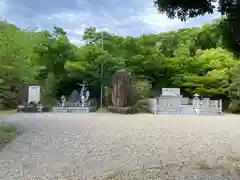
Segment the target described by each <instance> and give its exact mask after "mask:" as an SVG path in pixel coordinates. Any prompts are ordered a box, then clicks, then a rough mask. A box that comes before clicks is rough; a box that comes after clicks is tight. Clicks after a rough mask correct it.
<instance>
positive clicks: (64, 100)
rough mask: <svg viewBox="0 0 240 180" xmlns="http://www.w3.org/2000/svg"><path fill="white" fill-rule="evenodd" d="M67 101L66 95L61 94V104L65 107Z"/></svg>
mask: <svg viewBox="0 0 240 180" xmlns="http://www.w3.org/2000/svg"><path fill="white" fill-rule="evenodd" d="M65 102H66V98H65V96H64V95H62V96H61V105H62V107H65Z"/></svg>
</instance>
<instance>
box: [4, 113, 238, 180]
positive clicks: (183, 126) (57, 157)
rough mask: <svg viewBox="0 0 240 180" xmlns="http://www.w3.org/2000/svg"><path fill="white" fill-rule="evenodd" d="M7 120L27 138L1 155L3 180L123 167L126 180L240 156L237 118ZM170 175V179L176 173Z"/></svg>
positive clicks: (88, 176)
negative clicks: (146, 170) (144, 171)
mask: <svg viewBox="0 0 240 180" xmlns="http://www.w3.org/2000/svg"><path fill="white" fill-rule="evenodd" d="M7 119H8V121H12V122H15V121H16V122H17V123H19V124H20V125H21V126H22V127H23V128H24V133H23V134H22V135H21V136H19V137H18V138H17V139H16V140H14V141H13V142H11V143H10V144H9V145H7V146H6V147H5V148H4V149H3V151H2V152H0V179H1V180H10V179H11V180H12V179H18V180H23V179H24V180H25V179H31V180H32V179H44V178H45V179H54V178H56V179H58V180H60V179H61V180H62V179H66V180H73V179H76V177H78V179H79V180H80V179H84V178H86V179H91V178H93V176H97V177H99V176H101V175H104V172H109V171H111V172H115V171H116V172H117V171H118V169H119V168H120V169H121V168H123V172H121V173H122V175H126V174H127V173H126V172H127V171H128V170H129V171H131V172H132V174H134V173H135V174H134V175H136V174H138V176H140V175H139V174H141V173H142V172H141V173H139V172H138V173H137V172H136V171H135V172H134V173H133V171H132V170H133V169H135V168H140V167H142V166H141V165H144V166H145V167H151V168H152V169H151V168H149V169H150V171H151V172H152V171H153V170H154V168H153V166H154V167H158V168H159V167H160V164H161V163H160V162H163V163H164V164H165V166H169V164H171V163H176V164H181V163H185V164H186V162H187V163H190V164H191V163H193V164H194V163H196V164H198V165H199V162H202V161H201V159H205V160H206V161H207V162H208V164H214V163H215V162H216V160H217V159H221V158H224V157H226V156H229V155H230V154H232V153H235V152H240V151H239V150H240V129H239V128H240V119H239V116H234V115H232V116H222V117H221V116H167V115H165V116H164V115H161V116H157V115H129V116H124V115H113V114H53V113H52V114H50V113H47V114H16V115H13V116H10V117H9V118H7ZM184 166H185V165H184ZM202 166H207V165H204V163H202ZM161 167H162V164H161ZM172 167H173V166H172ZM176 167H178V168H179V166H176ZM205 168H206V167H205ZM140 169H141V168H140ZM208 169H210V168H208ZM155 170H156V169H155ZM138 171H140V170H138ZM170 171H171V172H170ZM189 172H190V171H189ZM199 172H200V170H199ZM121 173H120V174H121ZM164 173H165V176H166V177H167V176H170V175H171V173H172V174H174V173H176V172H174V170H171V169H169V172H164ZM178 173H179V172H178ZM209 173H210V174H211V172H209ZM190 174H191V173H189V176H190ZM202 174H205V173H202ZM116 176H119V174H118V175H116ZM129 176H133V175H129ZM136 176H137V175H136ZM143 176H144V175H142V178H143ZM159 176H161V175H160V173H159ZM199 176H200V175H199ZM209 176H210V175H209ZM145 178H146V177H145ZM208 178H209V179H210V177H208ZM146 179H149V177H148V178H146ZM193 179H194V178H193ZM219 179H221V177H219Z"/></svg>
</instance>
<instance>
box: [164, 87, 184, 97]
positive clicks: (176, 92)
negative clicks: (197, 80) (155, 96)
mask: <svg viewBox="0 0 240 180" xmlns="http://www.w3.org/2000/svg"><path fill="white" fill-rule="evenodd" d="M162 96H180V88H162Z"/></svg>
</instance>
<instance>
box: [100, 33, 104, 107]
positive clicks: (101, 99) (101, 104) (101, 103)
mask: <svg viewBox="0 0 240 180" xmlns="http://www.w3.org/2000/svg"><path fill="white" fill-rule="evenodd" d="M102 51H103V33H102ZM102 81H103V62H102V64H101V95H100V108H102V107H103V82H102Z"/></svg>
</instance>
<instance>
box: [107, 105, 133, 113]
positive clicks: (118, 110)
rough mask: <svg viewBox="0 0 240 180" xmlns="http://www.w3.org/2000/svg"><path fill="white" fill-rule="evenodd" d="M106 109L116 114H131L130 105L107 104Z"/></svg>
mask: <svg viewBox="0 0 240 180" xmlns="http://www.w3.org/2000/svg"><path fill="white" fill-rule="evenodd" d="M107 111H108V112H111V113H118V114H132V107H115V106H108V108H107Z"/></svg>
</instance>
